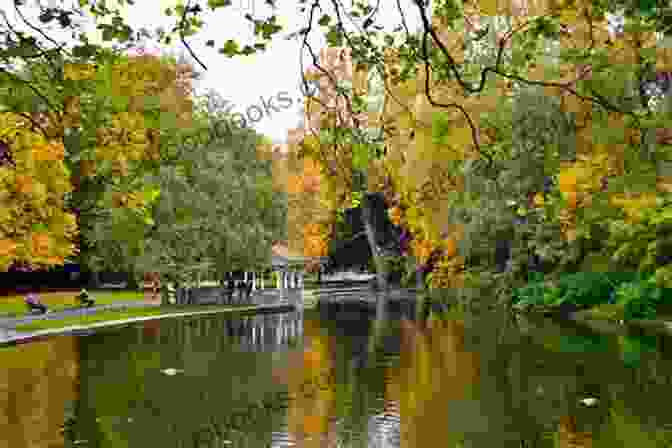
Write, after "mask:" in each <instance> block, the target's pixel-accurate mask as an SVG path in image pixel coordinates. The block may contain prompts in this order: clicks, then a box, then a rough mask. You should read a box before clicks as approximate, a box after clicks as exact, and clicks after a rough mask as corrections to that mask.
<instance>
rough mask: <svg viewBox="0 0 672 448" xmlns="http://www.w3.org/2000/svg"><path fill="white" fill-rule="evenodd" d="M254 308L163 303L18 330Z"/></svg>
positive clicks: (41, 322)
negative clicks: (156, 305) (158, 305)
mask: <svg viewBox="0 0 672 448" xmlns="http://www.w3.org/2000/svg"><path fill="white" fill-rule="evenodd" d="M246 308H247V309H253V308H254V307H252V306H249V305H247V306H244V305H237V306H235V305H234V306H231V305H162V306H160V307H152V308H127V309H119V310H105V311H100V312H97V313H94V314H82V315H81V316H69V317H67V318H63V319H44V320H35V321H33V322H28V323H25V324H19V325H17V326H16V327H15V328H14V329H15V330H16V331H26V332H27V331H39V330H46V329H53V328H65V327H71V326H76V325H91V324H95V323H99V322H107V321H115V320H124V319H131V318H135V317H150V316H159V315H163V314H174V313H190V312H194V311H235V310H238V309H246Z"/></svg>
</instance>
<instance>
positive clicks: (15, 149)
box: [0, 112, 78, 271]
mask: <svg viewBox="0 0 672 448" xmlns="http://www.w3.org/2000/svg"><path fill="white" fill-rule="evenodd" d="M0 147H2V148H3V150H4V151H5V152H6V154H5V155H6V156H7V158H6V159H5V160H7V161H9V162H8V163H1V162H0V271H6V270H7V269H8V268H9V267H10V266H11V265H13V264H14V265H16V264H19V265H20V264H27V265H32V266H40V267H48V266H53V265H60V264H63V262H64V260H65V259H66V258H67V257H70V256H71V255H73V254H74V253H76V250H77V247H76V237H77V230H78V229H77V226H76V223H75V216H74V215H73V214H72V213H69V211H68V210H67V207H66V195H67V194H69V193H70V192H71V191H72V185H71V183H70V177H69V170H68V168H67V166H66V165H65V163H64V161H63V158H64V148H63V145H62V144H61V143H60V142H59V141H57V140H55V139H47V138H46V137H45V136H44V135H43V134H41V133H39V132H37V131H35V130H33V129H32V125H31V123H30V121H29V120H27V119H26V118H25V117H22V116H20V115H17V114H14V113H11V112H0Z"/></svg>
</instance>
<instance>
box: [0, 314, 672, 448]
mask: <svg viewBox="0 0 672 448" xmlns="http://www.w3.org/2000/svg"><path fill="white" fill-rule="evenodd" d="M390 317H391V320H390V321H389V322H388V323H387V324H386V325H385V326H384V327H379V333H378V334H377V335H376V341H377V342H376V343H375V344H373V345H371V344H370V340H371V334H372V331H373V330H372V325H371V321H370V316H369V315H368V314H366V313H357V312H354V311H348V312H347V313H346V312H344V313H335V314H331V315H322V314H320V313H319V312H314V311H306V312H305V315H302V314H301V313H289V314H283V315H263V316H262V315H259V316H251V317H242V318H235V319H234V318H230V317H223V316H219V317H208V318H198V319H195V318H185V319H176V320H163V321H156V322H146V323H143V324H141V325H134V326H131V327H128V328H125V329H114V330H113V329H110V330H106V331H103V332H100V333H97V334H95V335H92V336H88V337H63V338H53V339H49V340H47V341H44V342H40V343H36V344H27V345H23V346H19V347H15V348H5V349H0V363H1V364H0V365H1V366H2V367H0V380H1V381H2V382H1V383H0V384H1V386H0V394H1V395H0V415H1V416H2V417H1V420H0V431H1V434H2V435H3V437H2V442H1V443H2V444H0V447H7V448H10V447H11V448H24V447H25V448H29V447H31V448H32V447H35V446H39V447H42V446H44V447H54V448H55V447H63V446H66V447H70V446H74V445H73V444H72V441H73V440H75V439H77V440H80V441H82V440H86V441H88V443H87V445H86V446H95V447H100V448H118V447H136V446H161V447H204V448H205V447H208V448H215V447H236V448H237V447H281V446H289V445H291V446H294V447H296V448H301V447H306V448H308V447H311V448H312V447H320V448H322V447H327V448H329V447H336V446H339V447H347V448H364V447H367V448H368V447H371V448H390V447H395V448H396V447H405V448H415V447H424V446H445V447H467V446H471V447H492V446H496V447H505V448H506V447H511V448H514V447H515V448H521V447H522V446H524V447H535V448H537V447H540V448H555V447H558V448H565V447H592V448H612V447H619V446H623V447H631V446H638V447H639V446H644V447H646V448H657V447H661V448H662V447H668V446H670V444H671V443H672V435H671V432H670V431H669V429H670V428H672V416H671V415H670V413H669V411H668V409H667V406H666V402H665V400H664V399H663V398H662V397H666V396H669V395H670V392H671V391H672V360H671V359H670V356H669V353H668V351H669V350H667V349H666V347H667V348H669V341H668V340H667V339H666V338H660V337H657V338H649V339H646V338H644V339H641V338H640V337H641V336H642V335H628V337H630V338H635V339H625V338H622V339H620V340H619V338H618V337H617V336H602V335H597V334H594V333H591V332H590V331H588V330H585V329H580V328H578V327H575V326H571V325H566V324H560V323H557V322H552V321H549V320H539V321H536V320H534V319H532V320H529V321H525V322H521V323H522V327H519V326H518V324H517V323H516V321H514V320H512V319H510V318H509V316H507V315H505V314H503V313H497V312H483V313H481V314H473V313H472V314H455V313H453V314H451V315H450V316H443V318H437V316H436V315H434V316H432V318H430V319H429V320H428V321H426V322H418V321H415V320H413V319H408V318H403V317H399V316H396V317H395V315H394V314H392V315H391V316H390ZM381 328H382V329H381ZM636 338H640V339H636ZM371 347H374V349H373V351H371ZM625 350H629V352H626V351H625ZM635 352H636V357H637V362H636V363H630V364H628V363H624V354H626V353H635ZM628 356H631V355H628ZM170 368H173V369H177V370H180V371H182V372H181V373H180V374H178V375H174V376H167V375H164V374H163V373H162V370H165V369H170ZM587 397H593V398H595V399H596V400H597V401H596V405H595V406H593V407H587V406H584V405H582V404H581V401H582V400H583V399H585V398H587ZM69 417H74V419H73V420H72V421H71V423H72V424H71V425H69V426H71V430H70V431H68V432H67V433H66V434H65V435H64V434H61V433H60V426H61V425H63V423H64V421H65V420H66V419H68V418H69ZM68 440H70V442H68ZM3 444H4V445H3Z"/></svg>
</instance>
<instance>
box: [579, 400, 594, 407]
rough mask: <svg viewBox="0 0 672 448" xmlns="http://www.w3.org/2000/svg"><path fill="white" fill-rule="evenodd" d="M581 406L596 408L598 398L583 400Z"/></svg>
mask: <svg viewBox="0 0 672 448" xmlns="http://www.w3.org/2000/svg"><path fill="white" fill-rule="evenodd" d="M581 404H583V405H585V406H595V405H596V404H597V398H584V399H583V400H581Z"/></svg>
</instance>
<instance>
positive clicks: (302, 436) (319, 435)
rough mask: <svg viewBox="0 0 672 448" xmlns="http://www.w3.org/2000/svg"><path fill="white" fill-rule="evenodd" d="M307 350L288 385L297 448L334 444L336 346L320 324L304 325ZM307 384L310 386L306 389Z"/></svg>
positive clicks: (290, 421)
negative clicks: (330, 381) (334, 362)
mask: <svg viewBox="0 0 672 448" xmlns="http://www.w3.org/2000/svg"><path fill="white" fill-rule="evenodd" d="M303 330H304V344H305V345H304V350H303V352H302V353H296V355H298V357H297V359H296V360H295V362H294V363H293V364H292V368H291V370H290V371H289V372H288V373H289V378H288V384H289V393H290V396H292V397H294V399H293V400H292V401H291V402H290V406H289V409H288V411H287V422H288V432H289V434H290V435H291V437H292V438H293V439H294V440H296V444H297V445H296V446H297V447H300V448H302V447H306V448H308V447H323V446H325V445H327V442H326V441H329V443H333V442H334V438H335V437H334V436H335V433H334V429H335V428H334V426H333V424H332V421H333V417H334V411H335V407H334V405H335V390H334V384H325V383H326V382H328V380H327V379H328V378H330V377H331V378H333V375H334V373H333V372H334V366H333V347H334V343H335V341H333V340H332V339H333V338H332V337H330V336H329V335H328V334H326V332H325V329H324V328H320V326H319V323H318V321H315V320H307V321H305V322H304V329H303ZM306 385H308V387H306Z"/></svg>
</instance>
